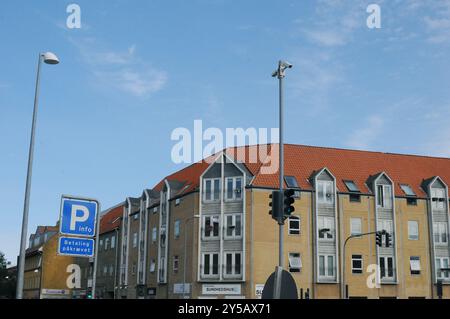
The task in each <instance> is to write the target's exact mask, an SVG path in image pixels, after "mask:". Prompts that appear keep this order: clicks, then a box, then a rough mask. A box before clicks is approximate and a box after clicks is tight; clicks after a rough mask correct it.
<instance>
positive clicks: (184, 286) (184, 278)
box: [183, 215, 200, 299]
mask: <svg viewBox="0 0 450 319" xmlns="http://www.w3.org/2000/svg"><path fill="white" fill-rule="evenodd" d="M195 218H200V215H194V216H191V217H189V218H187V219H185V220H184V229H183V232H184V253H183V299H186V264H187V263H186V256H187V254H186V250H187V240H186V238H187V227H186V226H187V223H188V221H190V220H191V219H195Z"/></svg>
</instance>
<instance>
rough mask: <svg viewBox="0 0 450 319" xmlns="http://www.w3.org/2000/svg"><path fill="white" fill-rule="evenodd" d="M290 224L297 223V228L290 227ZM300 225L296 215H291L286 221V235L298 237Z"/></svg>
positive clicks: (299, 219) (298, 217)
mask: <svg viewBox="0 0 450 319" xmlns="http://www.w3.org/2000/svg"><path fill="white" fill-rule="evenodd" d="M291 222H294V223H295V222H297V223H298V227H292V225H291ZM301 228H302V223H301V218H300V216H297V215H291V216H290V217H289V219H288V234H289V235H291V236H300V235H301V233H302V231H301Z"/></svg>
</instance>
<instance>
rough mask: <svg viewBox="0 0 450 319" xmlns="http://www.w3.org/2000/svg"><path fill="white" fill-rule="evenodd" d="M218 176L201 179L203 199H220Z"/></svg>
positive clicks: (209, 200)
mask: <svg viewBox="0 0 450 319" xmlns="http://www.w3.org/2000/svg"><path fill="white" fill-rule="evenodd" d="M220 184H221V179H220V178H205V179H204V180H203V201H205V202H212V201H218V200H220V190H221V185H220Z"/></svg>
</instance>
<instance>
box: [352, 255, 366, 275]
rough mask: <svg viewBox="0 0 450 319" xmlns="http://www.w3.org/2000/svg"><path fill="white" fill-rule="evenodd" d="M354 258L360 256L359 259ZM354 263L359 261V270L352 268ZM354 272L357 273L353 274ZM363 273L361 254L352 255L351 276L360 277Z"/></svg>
mask: <svg viewBox="0 0 450 319" xmlns="http://www.w3.org/2000/svg"><path fill="white" fill-rule="evenodd" d="M354 256H361V257H358V258H356V257H354ZM354 261H361V268H357V267H354V264H353V262H354ZM355 271H358V272H355ZM363 273H364V257H363V255H362V254H360V255H358V254H354V255H352V274H353V275H362V274H363Z"/></svg>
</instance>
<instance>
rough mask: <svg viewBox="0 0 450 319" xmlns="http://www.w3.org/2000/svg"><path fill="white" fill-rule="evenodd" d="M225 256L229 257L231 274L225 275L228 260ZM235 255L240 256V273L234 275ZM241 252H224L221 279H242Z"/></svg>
mask: <svg viewBox="0 0 450 319" xmlns="http://www.w3.org/2000/svg"><path fill="white" fill-rule="evenodd" d="M227 255H231V274H228V273H227V266H228V259H227ZM236 255H240V259H241V261H240V265H239V269H240V273H239V274H237V273H236ZM242 255H243V254H242V251H225V252H224V253H223V277H224V278H242V272H243V269H244V267H243V260H242Z"/></svg>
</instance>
